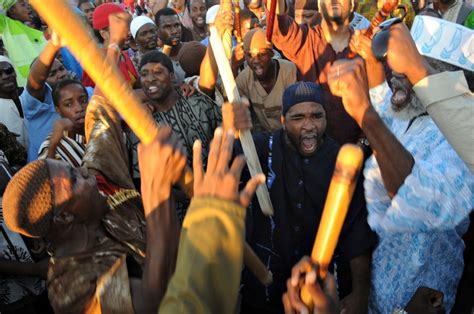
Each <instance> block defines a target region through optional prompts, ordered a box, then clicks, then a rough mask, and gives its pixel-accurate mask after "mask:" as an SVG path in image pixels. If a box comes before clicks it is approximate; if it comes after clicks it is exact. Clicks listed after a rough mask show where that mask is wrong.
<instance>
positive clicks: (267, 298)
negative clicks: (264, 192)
mask: <svg viewBox="0 0 474 314" xmlns="http://www.w3.org/2000/svg"><path fill="white" fill-rule="evenodd" d="M254 141H255V147H256V149H257V153H258V156H259V159H260V164H261V165H262V169H263V171H264V173H265V174H266V175H267V178H271V180H270V182H268V185H270V186H271V187H270V188H269V192H270V199H271V201H272V205H273V209H274V215H273V216H272V217H267V216H265V215H263V213H262V212H261V210H260V208H259V206H258V202H257V201H256V200H255V199H254V201H253V202H252V206H251V208H250V209H249V210H248V213H247V230H246V232H247V241H248V243H249V244H250V245H251V246H252V248H253V249H254V250H255V252H256V253H257V255H258V256H259V257H260V259H261V260H262V261H263V263H264V264H266V265H267V267H268V268H269V270H270V271H271V272H272V274H273V276H274V277H273V279H274V282H273V284H271V285H270V286H269V287H268V288H265V287H263V286H262V285H261V284H260V283H259V282H258V281H257V280H256V279H255V277H254V276H253V275H252V274H250V273H247V272H245V273H244V275H243V283H244V285H243V289H242V309H243V310H244V311H243V312H246V311H248V312H251V311H252V310H253V311H256V310H257V309H260V310H261V311H262V312H265V311H270V312H282V310H283V306H282V303H281V296H282V294H283V293H284V292H285V291H286V280H287V279H288V278H289V277H290V272H291V268H292V267H293V266H294V265H295V264H296V263H297V262H298V261H299V260H300V259H301V258H302V257H303V256H305V255H310V254H311V250H312V247H313V243H314V239H315V236H316V232H317V230H318V227H319V222H320V219H321V215H322V212H323V208H324V203H325V200H326V195H327V192H328V189H329V184H330V181H331V177H332V175H333V172H334V167H335V162H336V156H337V153H338V152H339V145H338V144H337V143H336V142H335V141H334V140H332V139H331V138H329V137H325V139H324V142H323V144H322V145H321V146H320V147H319V148H318V149H317V150H316V152H315V153H314V155H312V156H310V157H303V156H301V155H300V154H299V153H297V152H296V151H295V150H294V148H293V147H292V146H290V144H288V143H287V139H286V136H285V133H284V131H283V130H282V129H280V130H277V131H276V132H274V133H272V136H271V137H269V135H265V134H259V135H256V136H255V138H254ZM270 144H271V145H270ZM237 145H238V144H237ZM270 146H271V149H270ZM240 151H241V149H240V147H239V146H237V147H236V150H235V152H236V153H240ZM270 152H271V155H270ZM270 157H271V160H270ZM242 180H243V182H246V175H244V176H243V179H242ZM375 243H376V236H375V234H374V233H373V232H372V231H371V230H370V228H369V226H368V224H367V211H366V208H365V201H364V194H363V189H362V178H361V177H360V178H359V182H358V184H357V187H356V190H355V193H354V197H353V199H352V202H351V205H350V208H349V211H348V215H347V218H346V220H345V222H344V226H343V229H342V233H341V236H340V240H339V243H338V246H337V248H336V252H335V261H337V264H338V271H337V272H338V283H339V288H340V293H341V296H342V297H343V296H345V295H346V294H348V293H350V286H351V285H350V280H351V279H350V273H348V272H349V261H350V260H351V259H352V258H355V257H357V256H359V255H361V254H364V253H366V252H368V251H369V250H370V249H371V248H373V247H374V246H375ZM263 309H265V311H263Z"/></svg>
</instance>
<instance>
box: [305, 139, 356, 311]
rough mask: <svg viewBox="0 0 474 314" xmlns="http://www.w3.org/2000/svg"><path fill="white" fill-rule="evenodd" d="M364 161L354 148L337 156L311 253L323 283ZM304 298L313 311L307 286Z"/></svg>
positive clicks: (354, 146) (348, 148)
mask: <svg viewBox="0 0 474 314" xmlns="http://www.w3.org/2000/svg"><path fill="white" fill-rule="evenodd" d="M363 161H364V153H363V151H362V149H361V148H360V147H359V146H357V145H354V144H345V145H343V146H342V147H341V149H340V151H339V153H338V155H337V160H336V168H335V169H334V174H333V176H332V179H331V184H330V185H329V190H328V195H327V197H326V203H325V204H324V210H323V215H322V217H321V222H320V223H319V228H318V233H317V235H316V240H315V241H314V246H313V251H312V252H311V259H312V260H313V262H315V263H317V264H318V265H319V273H318V276H319V277H320V278H321V279H323V280H324V278H326V274H327V270H328V267H329V264H330V262H331V259H332V255H333V254H334V250H335V249H336V245H337V241H338V239H339V235H340V234H341V230H342V226H343V224H344V219H345V218H346V215H347V211H348V209H349V204H350V202H351V199H352V195H353V194H354V189H355V187H356V184H357V178H358V176H359V172H360V169H361V168H362V164H363ZM300 295H301V300H302V301H303V302H304V303H305V304H306V305H307V306H308V307H309V308H310V310H312V307H313V301H312V298H311V295H310V294H309V292H308V290H307V288H306V287H305V286H303V287H302V288H301V294H300Z"/></svg>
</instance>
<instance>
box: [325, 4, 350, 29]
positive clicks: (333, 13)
mask: <svg viewBox="0 0 474 314" xmlns="http://www.w3.org/2000/svg"><path fill="white" fill-rule="evenodd" d="M320 10H321V13H322V14H323V17H324V19H325V20H326V21H328V22H335V23H337V24H339V25H342V24H343V23H344V22H345V21H348V19H349V16H350V15H351V12H352V4H351V1H350V0H321V8H320Z"/></svg>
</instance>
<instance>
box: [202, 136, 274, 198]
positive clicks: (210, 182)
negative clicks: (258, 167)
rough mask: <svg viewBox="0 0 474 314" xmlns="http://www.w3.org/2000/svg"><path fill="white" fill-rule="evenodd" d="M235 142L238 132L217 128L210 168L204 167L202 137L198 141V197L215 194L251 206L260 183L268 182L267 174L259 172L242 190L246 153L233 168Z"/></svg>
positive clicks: (212, 144) (210, 153)
mask: <svg viewBox="0 0 474 314" xmlns="http://www.w3.org/2000/svg"><path fill="white" fill-rule="evenodd" d="M233 144H234V132H233V131H232V130H229V131H228V132H225V133H224V132H223V131H222V129H221V128H217V129H216V131H215V132H214V139H213V140H212V143H211V148H210V151H209V157H208V161H207V171H206V173H204V169H203V166H202V156H201V153H202V149H201V142H200V141H199V140H197V141H195V142H194V150H193V171H194V196H195V197H199V196H211V197H216V198H220V199H223V200H227V201H233V202H236V203H239V204H241V205H242V206H243V207H247V206H248V204H249V203H250V200H251V199H252V196H253V194H254V193H255V190H256V189H257V186H258V185H259V184H262V183H264V182H265V176H264V175H263V174H259V175H257V176H255V177H253V178H251V179H250V180H249V181H248V182H247V185H246V186H245V188H244V190H243V191H242V192H241V193H239V190H238V188H239V182H240V175H241V173H242V170H243V168H244V166H245V159H244V157H243V156H237V157H236V158H235V159H234V161H233V162H232V165H231V166H230V168H229V161H230V159H231V158H232V148H233Z"/></svg>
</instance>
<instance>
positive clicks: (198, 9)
mask: <svg viewBox="0 0 474 314" xmlns="http://www.w3.org/2000/svg"><path fill="white" fill-rule="evenodd" d="M190 1H191V2H190V5H189V8H190V12H189V15H190V16H191V19H192V21H193V24H194V25H195V26H197V27H198V28H204V26H206V12H207V8H206V2H205V1H204V0H190Z"/></svg>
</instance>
